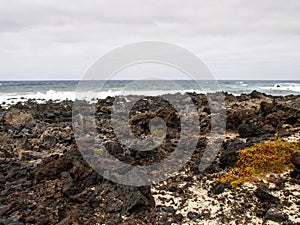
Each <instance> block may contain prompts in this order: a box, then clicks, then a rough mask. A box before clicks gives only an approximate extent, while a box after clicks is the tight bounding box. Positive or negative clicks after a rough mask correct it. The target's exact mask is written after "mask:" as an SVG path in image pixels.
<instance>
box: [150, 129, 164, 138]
mask: <svg viewBox="0 0 300 225" xmlns="http://www.w3.org/2000/svg"><path fill="white" fill-rule="evenodd" d="M152 135H153V136H154V137H163V136H164V131H163V130H159V129H156V130H154V131H153V132H152Z"/></svg>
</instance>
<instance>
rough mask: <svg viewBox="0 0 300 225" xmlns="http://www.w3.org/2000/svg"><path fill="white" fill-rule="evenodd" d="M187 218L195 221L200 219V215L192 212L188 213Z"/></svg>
mask: <svg viewBox="0 0 300 225" xmlns="http://www.w3.org/2000/svg"><path fill="white" fill-rule="evenodd" d="M187 216H188V218H189V219H190V220H196V219H199V218H200V217H201V215H200V214H199V213H197V212H193V211H190V212H188V214H187Z"/></svg>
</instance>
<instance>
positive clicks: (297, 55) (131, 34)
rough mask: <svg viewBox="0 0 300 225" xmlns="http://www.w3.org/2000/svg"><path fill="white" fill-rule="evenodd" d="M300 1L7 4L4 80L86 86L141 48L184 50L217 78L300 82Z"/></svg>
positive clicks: (2, 25) (2, 6) (0, 30)
mask: <svg viewBox="0 0 300 225" xmlns="http://www.w3.org/2000/svg"><path fill="white" fill-rule="evenodd" d="M299 11H300V2H299V1H297V0H290V1H284V0H266V1H258V0H254V1H246V0H244V1H238V0H228V1H218V0H212V1H196V0H195V1H185V2H182V1H179V0H164V1H157V2H155V1H140V0H124V1H116V0H111V1H104V0H100V1H97V0H87V1H84V2H83V1H67V0H62V1H59V2H56V1H50V0H44V1H35V0H31V1H25V0H20V1H16V0H15V1H1V2H0V15H1V16H0V50H1V54H0V68H1V71H0V79H62V78H64V79H80V78H81V77H82V76H83V74H84V72H85V71H86V69H87V68H88V66H90V65H91V64H92V63H93V62H94V61H95V60H96V59H98V58H99V57H101V56H102V55H103V54H105V53H107V52H109V51H110V50H112V49H114V48H116V47H118V46H121V45H124V44H127V43H130V42H135V41H145V40H158V41H166V42H170V43H174V44H178V45H180V46H182V47H185V48H187V49H189V50H190V51H192V52H194V53H195V54H197V55H198V56H199V57H200V58H202V59H203V60H204V61H205V62H206V63H207V64H208V65H209V67H210V68H211V69H212V70H213V71H214V72H215V74H216V77H217V78H219V79H249V78H251V79H261V78H264V79H298V77H299V74H300V72H299V71H300V70H299V69H300V51H299V50H300V42H299V35H300V26H299V25H300V14H299Z"/></svg>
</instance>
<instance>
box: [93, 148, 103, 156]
mask: <svg viewBox="0 0 300 225" xmlns="http://www.w3.org/2000/svg"><path fill="white" fill-rule="evenodd" d="M93 152H94V154H96V155H102V153H103V150H102V149H101V148H94V149H93Z"/></svg>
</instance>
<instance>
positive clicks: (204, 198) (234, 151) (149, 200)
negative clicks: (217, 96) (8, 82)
mask: <svg viewBox="0 0 300 225" xmlns="http://www.w3.org/2000/svg"><path fill="white" fill-rule="evenodd" d="M224 95H225V102H226V114H227V115H226V116H227V119H226V133H225V137H224V140H222V146H221V151H220V152H219V153H218V155H217V157H216V158H215V159H214V161H213V163H212V164H211V165H210V166H209V167H208V168H206V169H205V170H204V171H202V172H199V168H198V166H199V164H200V161H201V158H202V156H203V153H204V150H205V147H206V146H207V143H208V142H209V138H208V134H209V133H210V129H211V127H212V124H211V118H212V116H213V115H212V113H211V110H210V107H209V104H208V100H207V97H206V96H205V95H202V94H195V93H190V96H191V98H192V100H193V103H194V104H195V105H196V106H197V109H198V113H197V114H196V115H190V116H197V117H198V118H199V122H200V125H201V126H200V132H199V134H197V135H198V136H197V138H198V143H197V147H196V150H195V152H194V154H193V156H192V158H191V159H190V161H189V162H188V163H187V164H186V165H185V166H184V167H183V168H182V169H181V170H180V171H178V172H177V173H176V175H174V176H172V177H171V178H169V179H167V180H165V181H162V182H159V183H157V184H153V185H151V186H142V187H132V186H126V185H121V184H116V183H113V182H111V181H109V180H107V179H104V178H103V177H102V176H101V175H99V174H98V173H96V172H95V171H94V170H93V169H92V168H91V167H90V166H89V164H88V163H87V162H86V160H85V159H84V158H83V157H82V155H81V153H80V151H79V150H78V146H77V144H76V140H75V137H74V131H73V126H72V106H73V104H74V103H73V102H72V101H46V102H44V103H37V102H36V101H35V100H28V101H26V102H20V103H17V104H15V105H12V106H9V107H1V108H0V135H1V139H0V164H1V165H0V171H1V173H0V224H1V225H2V224H3V225H23V224H40V225H42V224H45V225H46V224H59V225H67V224H80V225H81V224H107V225H114V224H124V225H125V224H300V156H299V154H300V153H299V154H298V153H297V154H294V155H293V157H292V158H291V163H292V165H293V167H294V168H291V170H289V171H286V172H285V173H282V174H268V176H267V177H268V179H260V181H259V182H257V183H245V184H244V185H242V186H240V187H237V188H231V187H229V186H228V185H227V184H224V183H216V180H217V179H218V177H220V176H221V175H222V174H224V173H225V172H226V170H228V168H232V167H234V166H235V163H236V162H237V160H238V154H239V151H240V150H242V149H244V148H247V147H250V146H253V145H254V144H256V143H264V142H266V141H269V140H274V139H276V138H281V139H282V140H287V141H297V140H299V139H300V96H294V95H289V96H270V95H266V94H264V93H259V92H256V91H253V92H252V93H250V94H242V95H240V96H233V95H231V94H227V93H224ZM174 98H175V99H176V95H175V96H174ZM113 101H114V98H112V97H107V98H106V99H100V100H98V102H97V103H96V114H95V118H96V125H97V130H98V132H99V136H100V137H101V138H102V139H104V138H105V139H107V142H106V145H105V147H106V148H107V149H108V150H109V152H110V153H111V154H112V155H114V156H115V157H116V158H118V159H119V160H121V161H124V162H126V163H128V164H131V165H149V164H151V163H153V162H157V161H160V160H161V159H164V158H167V157H168V156H169V155H170V153H171V152H172V151H174V148H175V146H176V143H177V142H178V138H180V137H179V136H178V133H179V131H180V116H179V115H178V113H177V112H176V110H175V109H174V108H172V106H171V105H169V104H168V103H164V102H163V101H162V100H161V98H154V97H152V98H144V99H142V100H141V101H139V103H138V104H136V105H135V106H134V108H133V109H132V110H131V114H130V115H131V119H130V124H131V127H132V132H133V133H134V134H136V135H137V136H139V137H143V136H147V135H149V133H151V131H150V130H149V119H151V118H153V117H155V116H158V117H160V118H162V119H163V120H164V121H165V123H166V125H167V126H168V130H167V134H166V139H165V140H164V142H163V145H160V146H158V147H157V148H155V149H154V150H153V151H151V152H141V151H135V150H133V149H130V148H128V147H126V146H123V145H121V144H119V143H118V141H117V138H116V135H115V134H114V132H113V129H112V126H111V120H110V114H111V110H112V105H113ZM158 102H159V103H160V105H159V106H158V104H157V103H158ZM159 135H160V133H159V132H157V136H159ZM187 141H188V140H187Z"/></svg>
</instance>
